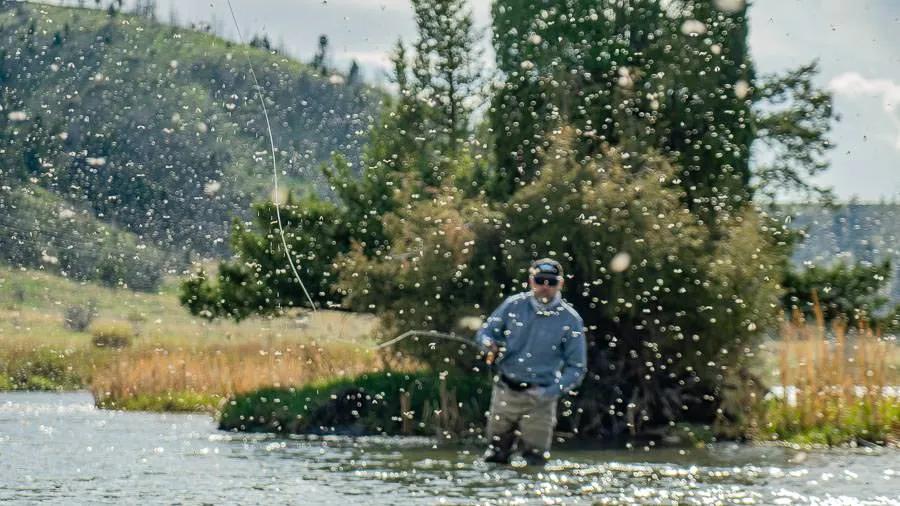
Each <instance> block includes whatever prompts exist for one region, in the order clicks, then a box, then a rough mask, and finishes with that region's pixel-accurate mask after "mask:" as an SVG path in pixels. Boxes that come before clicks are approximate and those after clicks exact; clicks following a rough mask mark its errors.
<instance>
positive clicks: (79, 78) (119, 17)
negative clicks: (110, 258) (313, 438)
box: [0, 2, 381, 278]
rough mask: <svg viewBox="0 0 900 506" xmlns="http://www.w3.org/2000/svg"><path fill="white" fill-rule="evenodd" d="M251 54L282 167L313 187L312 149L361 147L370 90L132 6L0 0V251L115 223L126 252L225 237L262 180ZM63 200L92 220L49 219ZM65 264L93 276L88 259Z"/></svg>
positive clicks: (171, 256) (173, 248) (23, 249)
mask: <svg viewBox="0 0 900 506" xmlns="http://www.w3.org/2000/svg"><path fill="white" fill-rule="evenodd" d="M248 55H249V57H250V59H251V60H252V62H253V65H254V67H255V69H256V72H257V74H258V77H259V80H260V83H261V86H262V88H263V93H264V95H265V97H266V102H267V104H266V105H267V107H268V108H269V113H270V115H271V120H272V126H273V130H274V136H275V142H276V145H277V146H278V148H279V149H280V153H279V165H280V167H281V168H282V170H283V172H282V174H281V177H282V181H283V183H284V184H285V185H286V186H289V187H290V188H291V189H292V190H293V191H295V192H303V191H321V190H317V189H315V188H314V185H315V184H316V183H317V180H318V166H319V164H320V163H321V162H323V161H325V160H327V159H328V158H329V157H330V155H331V153H332V152H333V151H340V152H341V153H343V154H346V155H348V156H350V157H351V159H353V158H355V157H356V156H357V154H358V152H359V150H360V145H361V143H362V142H364V140H365V139H364V133H365V131H366V129H367V127H368V125H369V123H370V122H371V119H372V117H373V115H374V114H375V112H376V108H377V103H378V100H379V99H380V98H381V94H380V92H378V91H377V90H372V89H370V88H367V87H365V86H362V85H346V84H344V79H343V77H342V76H339V75H328V76H322V75H318V74H317V73H316V72H315V71H314V70H313V69H311V68H310V67H308V66H306V65H304V64H301V63H299V62H297V61H294V60H291V59H288V58H286V57H283V56H281V55H278V54H274V53H269V52H267V51H265V50H262V49H256V48H251V47H248V46H240V45H235V44H233V43H231V42H228V41H225V40H222V39H219V38H217V37H214V36H212V35H210V34H207V33H201V32H192V31H189V30H184V29H181V28H173V27H169V26H165V25H162V24H159V23H156V22H154V21H151V20H148V19H145V18H141V17H136V16H132V15H126V14H123V13H116V14H114V15H110V14H109V13H108V12H106V11H97V10H91V9H79V8H63V7H54V6H48V5H43V4H30V3H18V2H0V87H2V88H3V95H2V99H0V107H2V109H3V110H2V114H0V183H2V184H0V187H2V190H0V209H2V210H3V211H2V214H0V219H2V224H3V225H4V226H5V227H8V228H9V231H10V234H12V235H15V237H14V238H11V237H10V234H3V235H4V236H6V237H5V238H4V239H3V241H5V242H4V243H3V244H0V246H3V249H2V251H3V256H4V257H6V259H7V260H13V261H14V262H16V263H23V262H24V263H25V264H29V265H36V264H40V263H42V260H41V259H42V258H44V259H45V258H47V257H50V258H57V259H59V260H60V261H61V262H62V261H63V258H64V257H65V258H69V257H71V255H68V256H67V255H65V254H63V250H65V249H66V248H68V249H69V250H71V249H73V248H77V247H81V248H82V249H84V245H85V244H88V245H90V244H91V243H92V242H93V241H94V239H95V237H92V235H96V234H99V235H101V236H104V237H107V241H109V239H108V236H109V235H110V231H111V230H112V231H115V233H113V234H112V235H114V236H117V237H120V238H122V241H115V242H116V243H117V244H118V243H121V248H122V250H123V251H124V252H125V253H124V254H125V255H126V256H128V255H130V256H132V257H134V258H135V259H137V260H138V261H140V260H141V259H142V255H143V253H144V252H148V251H149V252H153V254H152V255H151V254H150V253H147V256H148V263H152V261H151V259H150V258H151V257H152V258H155V257H156V256H157V254H159V255H162V256H165V257H166V259H167V265H169V266H172V265H177V264H179V263H182V264H183V261H184V259H185V258H186V257H187V256H188V255H189V254H191V253H202V254H209V253H213V254H222V253H225V252H226V251H227V249H226V242H227V237H228V230H229V225H230V222H231V219H232V218H233V217H234V216H241V217H246V215H247V213H248V212H249V209H250V203H251V202H252V201H254V200H258V199H260V198H265V197H268V196H269V195H270V192H271V188H272V183H271V181H272V174H271V162H270V159H269V157H268V135H267V133H266V129H265V121H264V118H263V115H262V109H261V107H260V104H259V102H258V100H257V98H256V94H255V90H254V87H253V83H252V79H251V77H250V75H249V67H248V63H247V57H248ZM72 212H75V213H76V214H77V215H78V216H79V217H80V219H81V220H82V222H84V223H87V222H93V224H92V225H91V226H90V227H88V228H91V229H92V230H94V232H93V233H87V232H85V231H84V230H82V232H81V233H80V234H78V235H72V234H71V233H69V232H70V230H68V228H69V227H67V226H65V222H59V220H55V219H54V218H55V217H58V216H59V215H60V214H62V215H63V216H67V215H69V214H70V213H72ZM83 228H84V227H82V229H83ZM51 232H52V233H51ZM85 234H87V236H85ZM123 234H126V235H127V234H131V237H130V238H128V239H127V240H126V239H125V235H123ZM51 236H52V237H53V238H55V241H51V240H49V239H48V237H51ZM66 243H68V244H66ZM129 243H131V244H132V246H134V247H131V246H129ZM15 244H18V245H19V246H15V247H11V246H10V245H15ZM137 246H141V249H135V248H136V247H137ZM13 249H15V250H17V251H18V253H17V256H15V257H13V255H11V251H12V250H13ZM41 252H43V253H41ZM36 253H41V254H40V255H39V257H36V256H35V254H36ZM120 253H122V252H121V251H120ZM43 264H44V265H45V266H48V267H49V265H47V262H43ZM59 269H60V270H63V271H65V270H66V269H65V267H64V266H63V267H59ZM69 270H70V271H73V272H74V271H78V272H80V273H81V274H82V277H87V278H97V277H98V276H97V275H98V272H97V269H96V266H89V267H84V266H70V268H69Z"/></svg>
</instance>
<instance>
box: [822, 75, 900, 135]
mask: <svg viewBox="0 0 900 506" xmlns="http://www.w3.org/2000/svg"><path fill="white" fill-rule="evenodd" d="M828 89H829V90H831V91H832V92H833V93H835V94H837V95H845V96H848V97H859V96H867V97H872V98H877V97H880V98H881V108H882V109H884V112H885V113H887V114H888V116H889V117H890V119H891V121H892V122H893V123H894V126H895V127H897V130H898V132H897V133H896V134H895V139H894V147H895V148H897V149H898V150H900V84H897V83H895V82H894V81H892V80H890V79H868V78H865V77H863V76H861V75H860V74H858V73H856V72H845V73H843V74H841V75H838V76H836V77H834V78H832V79H831V81H829V82H828Z"/></svg>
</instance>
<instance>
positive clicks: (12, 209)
mask: <svg viewBox="0 0 900 506" xmlns="http://www.w3.org/2000/svg"><path fill="white" fill-rule="evenodd" d="M0 211H2V212H4V213H6V214H2V215H0V226H2V227H3V228H4V229H5V230H7V231H8V233H6V234H2V235H0V260H3V261H5V262H7V263H9V264H12V265H15V266H21V267H40V268H43V269H45V270H48V271H50V272H54V273H57V274H60V275H63V276H66V277H69V278H72V279H75V280H79V281H88V280H93V281H100V282H102V283H103V284H105V285H107V286H114V287H128V288H131V289H133V290H141V291H152V290H155V289H156V288H158V287H159V285H160V283H161V282H162V275H163V271H164V268H165V266H166V264H167V262H170V261H172V257H171V256H169V255H168V254H166V253H165V252H164V251H162V249H161V248H158V247H156V246H154V245H148V244H147V243H145V242H144V241H142V240H140V239H138V237H137V236H136V235H135V234H133V233H130V232H127V231H125V230H122V229H121V228H119V227H116V226H112V225H108V224H106V223H104V222H103V221H101V220H100V219H98V218H97V217H95V216H94V215H93V213H92V212H90V211H89V210H88V209H85V207H83V206H81V205H77V204H73V203H71V202H69V201H66V200H65V199H63V198H62V197H60V196H59V195H58V194H55V193H54V192H51V191H48V190H47V189H44V188H40V187H36V186H34V185H30V184H29V185H23V186H18V185H17V186H14V187H13V188H8V189H6V190H4V189H0Z"/></svg>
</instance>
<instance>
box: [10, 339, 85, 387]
mask: <svg viewBox="0 0 900 506" xmlns="http://www.w3.org/2000/svg"><path fill="white" fill-rule="evenodd" d="M17 355H18V356H17V357H15V359H10V360H9V364H8V365H7V367H8V369H7V372H6V374H7V375H8V377H9V382H11V383H12V388H13V389H20V390H60V389H72V388H78V387H80V386H81V385H82V381H81V378H80V377H79V375H78V373H77V372H75V371H74V369H73V368H72V366H71V363H72V360H71V358H70V357H68V356H67V355H66V354H65V353H62V352H59V351H56V350H53V349H50V348H37V349H34V350H29V351H27V352H25V353H21V354H17Z"/></svg>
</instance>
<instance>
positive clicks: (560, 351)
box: [475, 291, 587, 394]
mask: <svg viewBox="0 0 900 506" xmlns="http://www.w3.org/2000/svg"><path fill="white" fill-rule="evenodd" d="M533 297H534V295H533V294H532V293H531V292H530V291H529V292H523V293H519V294H516V295H512V296H510V297H508V298H507V299H506V300H505V301H503V303H502V304H500V307H498V308H497V309H496V310H494V312H493V313H492V314H491V316H490V318H488V319H487V321H486V322H485V323H484V325H482V327H481V329H480V330H479V331H478V333H477V334H476V336H475V340H476V341H477V342H478V343H479V344H480V345H481V346H483V347H488V346H490V344H491V342H494V343H496V344H497V345H498V346H500V347H503V348H505V349H506V350H505V352H504V353H503V355H502V356H501V357H500V359H499V360H498V361H497V362H496V365H497V368H498V369H499V371H500V373H501V374H503V375H505V376H508V377H509V378H511V379H513V380H515V381H523V382H527V383H532V384H536V385H539V386H542V387H554V386H556V387H558V388H559V392H560V393H561V394H562V393H566V392H568V391H570V390H572V389H574V388H576V387H577V386H578V385H579V384H581V381H582V380H583V379H584V374H585V372H587V346H586V343H585V329H584V321H583V320H582V319H581V316H580V315H579V314H578V312H577V311H575V309H574V308H572V306H570V305H569V304H567V303H566V302H565V301H562V300H560V301H559V302H558V303H556V304H555V305H554V306H551V307H550V308H548V310H547V311H541V312H540V313H539V312H538V311H537V310H536V309H535V306H534V305H533V304H532V301H531V300H529V299H530V298H533Z"/></svg>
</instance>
